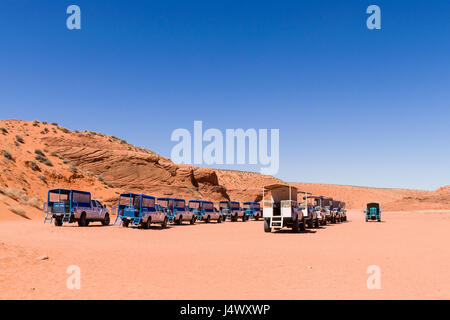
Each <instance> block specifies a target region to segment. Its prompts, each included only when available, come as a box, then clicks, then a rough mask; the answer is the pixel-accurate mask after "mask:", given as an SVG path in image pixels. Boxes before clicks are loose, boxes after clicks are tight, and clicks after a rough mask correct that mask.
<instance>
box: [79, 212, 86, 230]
mask: <svg viewBox="0 0 450 320" xmlns="http://www.w3.org/2000/svg"><path fill="white" fill-rule="evenodd" d="M87 225H88V222H87V220H86V213H84V212H83V213H82V214H81V217H80V219H79V220H78V226H79V227H86V226H87Z"/></svg>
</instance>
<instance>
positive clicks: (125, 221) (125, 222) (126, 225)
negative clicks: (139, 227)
mask: <svg viewBox="0 0 450 320" xmlns="http://www.w3.org/2000/svg"><path fill="white" fill-rule="evenodd" d="M129 224H130V221H128V220H122V227H124V228H128V225H129Z"/></svg>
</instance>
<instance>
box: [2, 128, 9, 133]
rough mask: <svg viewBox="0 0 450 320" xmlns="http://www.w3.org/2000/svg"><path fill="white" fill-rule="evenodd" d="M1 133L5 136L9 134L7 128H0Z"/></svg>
mask: <svg viewBox="0 0 450 320" xmlns="http://www.w3.org/2000/svg"><path fill="white" fill-rule="evenodd" d="M0 131H1V132H2V133H3V134H7V133H8V130H6V129H5V128H0Z"/></svg>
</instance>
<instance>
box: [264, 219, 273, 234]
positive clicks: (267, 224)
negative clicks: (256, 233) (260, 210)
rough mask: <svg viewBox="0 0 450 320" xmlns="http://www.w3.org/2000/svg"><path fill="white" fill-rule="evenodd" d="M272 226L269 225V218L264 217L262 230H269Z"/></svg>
mask: <svg viewBox="0 0 450 320" xmlns="http://www.w3.org/2000/svg"><path fill="white" fill-rule="evenodd" d="M271 231H272V228H271V227H270V219H269V218H265V219H264V232H271Z"/></svg>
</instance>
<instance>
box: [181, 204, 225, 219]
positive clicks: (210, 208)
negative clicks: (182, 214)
mask: <svg viewBox="0 0 450 320" xmlns="http://www.w3.org/2000/svg"><path fill="white" fill-rule="evenodd" d="M188 208H189V211H191V212H192V213H193V214H195V216H196V219H197V220H199V221H204V222H206V223H209V222H211V220H216V221H217V223H221V222H222V214H221V213H220V212H219V211H217V210H216V209H215V208H214V203H213V202H211V201H204V200H189V203H188Z"/></svg>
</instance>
